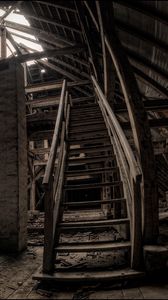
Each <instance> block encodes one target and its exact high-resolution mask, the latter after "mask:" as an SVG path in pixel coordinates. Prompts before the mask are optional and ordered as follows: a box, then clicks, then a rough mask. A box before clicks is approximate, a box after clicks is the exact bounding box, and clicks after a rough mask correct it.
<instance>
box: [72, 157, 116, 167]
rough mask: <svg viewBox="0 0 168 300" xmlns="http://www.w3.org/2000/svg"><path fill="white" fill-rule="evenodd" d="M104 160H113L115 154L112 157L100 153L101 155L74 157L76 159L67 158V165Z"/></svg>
mask: <svg viewBox="0 0 168 300" xmlns="http://www.w3.org/2000/svg"><path fill="white" fill-rule="evenodd" d="M105 160H108V161H111V160H115V156H113V157H112V155H111V156H109V155H101V156H92V157H87V156H86V157H83V158H76V159H72V158H71V159H68V165H69V166H70V165H78V164H93V163H100V162H104V161H105Z"/></svg>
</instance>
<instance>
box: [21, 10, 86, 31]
mask: <svg viewBox="0 0 168 300" xmlns="http://www.w3.org/2000/svg"><path fill="white" fill-rule="evenodd" d="M16 13H17V12H16ZM18 14H20V12H19V13H18ZM23 14H24V16H25V17H26V18H28V19H29V18H30V19H33V20H37V21H42V22H45V23H48V24H53V25H55V26H57V27H61V28H63V29H68V30H71V31H74V32H77V33H80V34H81V33H82V32H81V29H80V28H79V27H78V26H76V25H72V24H68V23H67V24H66V23H65V22H63V23H60V22H57V21H56V18H55V19H51V18H46V17H44V16H40V15H39V14H38V15H33V14H28V13H25V12H24V11H23Z"/></svg>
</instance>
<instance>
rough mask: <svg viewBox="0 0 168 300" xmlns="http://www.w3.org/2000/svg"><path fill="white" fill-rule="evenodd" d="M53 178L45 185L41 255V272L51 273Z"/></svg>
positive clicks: (52, 261)
mask: <svg viewBox="0 0 168 300" xmlns="http://www.w3.org/2000/svg"><path fill="white" fill-rule="evenodd" d="M53 204H54V201H53V177H51V179H50V181H49V183H48V184H46V185H45V196H44V211H45V221H44V255H43V272H44V273H52V271H53V266H54V255H53V254H54V253H53V235H54V232H53Z"/></svg>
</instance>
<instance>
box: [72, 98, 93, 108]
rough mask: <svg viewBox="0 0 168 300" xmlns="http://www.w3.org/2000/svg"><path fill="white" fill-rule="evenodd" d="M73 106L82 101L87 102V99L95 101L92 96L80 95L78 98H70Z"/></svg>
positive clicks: (80, 103) (81, 103)
mask: <svg viewBox="0 0 168 300" xmlns="http://www.w3.org/2000/svg"><path fill="white" fill-rule="evenodd" d="M71 100H72V103H73V106H79V105H83V103H84V104H85V103H87V101H89V102H90V101H91V102H95V97H94V96H87V97H80V98H72V99H71Z"/></svg>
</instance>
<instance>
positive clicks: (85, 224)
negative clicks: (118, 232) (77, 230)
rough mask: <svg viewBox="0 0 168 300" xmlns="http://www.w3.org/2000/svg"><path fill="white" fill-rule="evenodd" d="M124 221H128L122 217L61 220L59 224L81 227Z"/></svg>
mask: <svg viewBox="0 0 168 300" xmlns="http://www.w3.org/2000/svg"><path fill="white" fill-rule="evenodd" d="M124 223H129V219H128V218H123V219H108V220H93V221H82V222H81V221H76V222H61V223H60V224H59V226H60V227H61V226H63V227H74V226H75V227H76V226H79V227H82V226H88V227H89V226H95V225H96V226H103V225H107V226H109V225H114V224H124Z"/></svg>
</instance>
